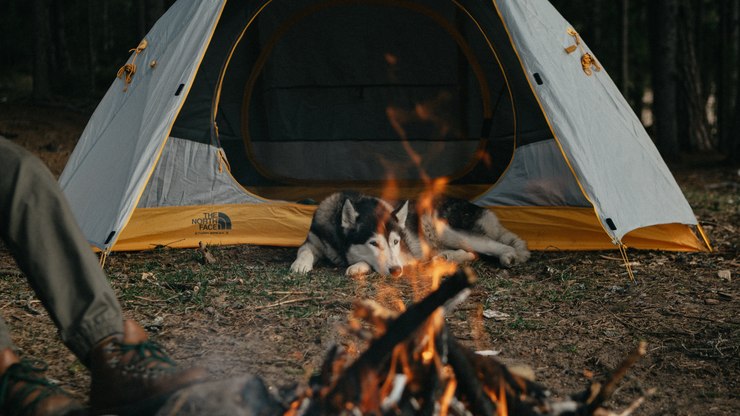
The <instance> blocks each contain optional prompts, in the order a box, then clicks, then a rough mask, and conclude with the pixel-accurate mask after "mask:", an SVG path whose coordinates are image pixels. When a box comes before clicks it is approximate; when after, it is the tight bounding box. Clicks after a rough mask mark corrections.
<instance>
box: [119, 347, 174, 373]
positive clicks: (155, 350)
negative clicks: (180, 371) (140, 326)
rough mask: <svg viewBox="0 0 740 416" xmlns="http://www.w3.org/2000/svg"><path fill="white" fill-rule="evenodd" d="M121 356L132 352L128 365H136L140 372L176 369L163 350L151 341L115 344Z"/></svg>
mask: <svg viewBox="0 0 740 416" xmlns="http://www.w3.org/2000/svg"><path fill="white" fill-rule="evenodd" d="M116 347H117V349H118V351H119V352H120V354H121V355H126V354H127V353H129V352H134V354H133V356H132V362H131V363H130V365H132V366H133V365H134V363H135V364H136V367H137V368H138V369H140V370H143V371H146V370H151V369H157V370H161V369H162V367H163V364H164V367H176V366H177V364H176V363H175V362H174V361H173V360H172V359H171V358H170V357H169V355H167V352H165V350H164V348H162V346H160V345H159V344H157V343H156V342H153V341H149V340H147V341H144V342H141V343H139V344H124V343H116Z"/></svg>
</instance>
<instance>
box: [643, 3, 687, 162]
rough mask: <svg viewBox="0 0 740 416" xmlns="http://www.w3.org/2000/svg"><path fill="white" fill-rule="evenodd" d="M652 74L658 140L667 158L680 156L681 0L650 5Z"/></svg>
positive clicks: (675, 158) (671, 159)
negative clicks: (678, 73) (678, 68)
mask: <svg viewBox="0 0 740 416" xmlns="http://www.w3.org/2000/svg"><path fill="white" fill-rule="evenodd" d="M648 7H649V10H650V18H651V21H652V22H653V25H652V26H651V27H650V29H651V33H650V50H651V67H652V70H651V73H652V79H653V96H654V98H653V118H654V122H655V141H656V145H657V147H658V150H659V151H660V153H661V155H663V158H665V159H666V160H668V161H676V160H678V159H679V155H680V152H679V148H678V131H677V129H678V127H677V116H676V97H677V95H676V90H677V88H676V85H677V82H676V80H677V77H676V69H675V68H676V49H677V46H678V30H677V27H676V23H677V9H678V4H677V0H654V1H651V2H650V4H649V6H648Z"/></svg>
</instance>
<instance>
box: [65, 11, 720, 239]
mask: <svg viewBox="0 0 740 416" xmlns="http://www.w3.org/2000/svg"><path fill="white" fill-rule="evenodd" d="M430 178H431V179H435V178H444V180H445V181H447V186H446V188H445V191H446V192H447V193H449V194H451V195H454V196H458V197H463V198H468V199H470V200H471V201H473V202H475V203H477V204H479V205H481V206H484V207H488V208H490V209H492V210H493V211H494V212H495V213H496V214H497V215H498V216H499V217H500V218H501V221H502V222H503V223H504V224H505V225H506V227H508V228H510V229H511V230H512V231H514V232H516V233H518V234H519V235H521V236H522V237H523V238H524V239H526V240H527V241H528V243H529V245H530V247H531V248H532V249H534V250H548V249H555V250H591V249H610V248H624V247H633V248H642V249H661V250H677V251H699V250H708V249H709V243H708V241H707V240H706V238H704V237H703V234H700V235H699V236H697V234H696V233H697V232H700V231H701V229H700V228H699V227H698V224H697V220H696V217H695V216H694V214H693V212H692V210H691V207H690V206H689V204H688V203H687V201H686V199H685V197H684V196H683V194H682V192H681V190H680V189H679V187H678V185H677V184H676V182H675V180H674V178H673V176H672V175H671V173H670V171H669V170H668V168H667V167H666V165H665V163H664V162H663V160H662V159H661V157H660V155H659V154H658V152H657V150H656V148H655V146H654V145H653V143H652V142H651V140H650V138H649V137H648V135H647V133H646V132H645V130H644V128H643V126H642V125H641V124H640V121H639V120H638V119H637V117H636V116H635V114H634V113H633V111H632V110H631V109H630V107H629V105H628V104H627V102H626V101H625V99H624V98H623V96H622V95H621V94H620V92H619V90H618V89H617V88H616V86H615V85H614V83H613V82H612V80H611V79H610V78H609V75H608V74H607V72H606V71H605V70H604V69H602V68H601V67H600V64H599V61H598V59H596V56H595V55H594V53H593V52H591V51H590V49H589V48H588V46H587V45H586V44H585V42H584V41H583V40H582V39H581V38H580V37H579V35H578V33H576V31H575V30H573V28H572V26H571V25H569V24H568V22H567V21H566V20H565V19H564V18H563V17H562V16H561V15H560V14H559V13H558V12H557V11H556V10H555V8H554V7H553V6H552V5H551V4H550V3H548V2H547V1H546V0H527V1H521V0H492V1H480V0H291V1H273V0H208V1H202V0H178V1H177V2H176V3H175V4H174V5H173V6H172V7H171V8H170V9H169V10H168V11H167V12H166V13H165V14H164V15H163V16H162V18H161V19H159V21H158V22H157V23H156V24H155V25H154V27H153V28H152V30H151V32H149V33H148V34H147V35H146V37H145V39H144V40H142V42H141V43H140V44H139V46H138V47H137V48H136V49H135V50H134V51H133V52H132V54H131V56H130V57H129V59H128V62H127V63H126V65H125V66H124V67H122V68H121V71H119V77H118V78H117V79H115V80H114V81H113V84H112V85H111V87H110V89H109V90H108V92H107V94H106V95H105V97H104V98H103V99H102V101H101V102H100V104H99V106H98V107H97V109H96V110H95V112H94V114H93V116H92V118H91V119H90V121H89V123H88V125H87V127H86V129H85V131H84V132H83V134H82V137H81V138H80V140H79V143H78V144H77V147H76V148H75V150H74V152H73V153H72V155H71V157H70V160H69V162H68V164H67V166H66V168H65V170H64V172H63V173H62V175H61V177H60V184H61V186H62V189H63V191H64V193H65V194H66V196H67V197H68V199H69V201H70V203H71V206H72V209H73V212H74V214H75V215H76V218H77V220H78V221H79V223H80V226H81V228H82V230H83V232H84V234H85V235H86V237H87V238H88V240H89V241H90V243H91V244H92V245H94V246H95V247H97V248H98V249H100V250H102V251H104V252H106V253H107V252H109V251H110V250H142V249H150V248H154V247H157V246H162V245H165V246H170V247H195V246H197V245H198V242H199V241H202V242H204V243H207V244H243V243H249V244H263V245H278V246H297V245H299V244H300V243H301V242H302V241H303V239H304V238H305V236H306V233H307V230H308V227H309V224H310V221H311V215H312V213H313V210H314V209H315V205H314V204H312V203H311V202H313V201H318V200H320V199H321V198H323V197H324V196H326V195H328V194H329V193H331V192H333V191H336V190H340V189H357V190H360V191H364V192H367V193H371V194H381V193H382V192H383V191H384V189H385V187H387V186H388V182H389V180H392V182H393V184H394V189H395V190H396V191H397V192H398V193H399V195H400V196H401V197H413V196H414V195H417V194H418V193H419V191H420V190H422V189H423V188H424V186H425V184H428V183H429V181H430Z"/></svg>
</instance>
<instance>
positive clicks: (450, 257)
mask: <svg viewBox="0 0 740 416" xmlns="http://www.w3.org/2000/svg"><path fill="white" fill-rule="evenodd" d="M434 258H435V259H440V260H445V261H449V262H452V263H465V262H469V261H473V260H475V253H471V252H469V251H466V250H462V249H460V250H445V251H442V252H440V253H439V254H437V255H436V256H434Z"/></svg>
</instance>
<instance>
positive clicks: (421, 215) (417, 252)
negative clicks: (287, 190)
mask: <svg viewBox="0 0 740 416" xmlns="http://www.w3.org/2000/svg"><path fill="white" fill-rule="evenodd" d="M476 254H482V255H487V256H494V257H497V258H498V260H499V262H500V263H501V265H503V266H505V267H510V266H512V265H514V264H516V263H523V262H525V261H527V260H528V259H529V256H530V253H529V250H527V243H526V242H524V240H522V239H521V238H519V237H518V236H517V235H516V234H514V233H512V232H511V231H509V230H507V229H506V228H504V227H503V226H502V225H501V223H500V222H499V220H498V218H497V217H496V215H495V214H494V213H493V212H491V211H489V210H487V209H485V208H482V207H479V206H477V205H475V204H473V203H471V202H468V201H466V200H462V199H454V198H442V197H440V198H436V199H434V201H433V203H432V204H429V206H428V207H426V204H419V203H417V202H413V201H406V202H404V203H402V204H401V205H400V206H399V207H398V208H396V209H393V207H392V206H391V205H390V204H389V203H388V202H386V201H383V200H381V199H379V198H375V197H371V196H367V195H362V194H359V193H357V192H339V193H335V194H333V195H331V196H329V197H328V198H326V199H325V200H324V201H322V202H321V204H319V206H318V208H317V209H316V212H315V213H314V216H313V221H312V222H311V229H310V231H309V233H308V237H307V238H306V241H305V242H304V243H303V245H301V247H300V248H299V249H298V255H297V257H296V259H295V261H294V262H293V264H292V265H291V266H290V270H291V271H292V272H296V273H308V272H309V271H311V270H312V269H313V266H314V264H316V262H317V261H318V260H320V259H322V258H326V259H328V260H329V261H331V262H332V263H334V264H336V265H342V266H348V267H347V270H346V274H347V275H350V276H354V275H361V274H366V273H369V272H371V271H376V272H378V273H380V274H384V275H389V274H390V275H393V276H400V275H401V274H403V266H405V265H407V264H410V263H412V262H414V261H416V260H427V259H429V258H431V257H442V258H444V259H446V260H448V261H452V262H456V263H460V262H465V261H472V260H474V259H475V258H476Z"/></svg>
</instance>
